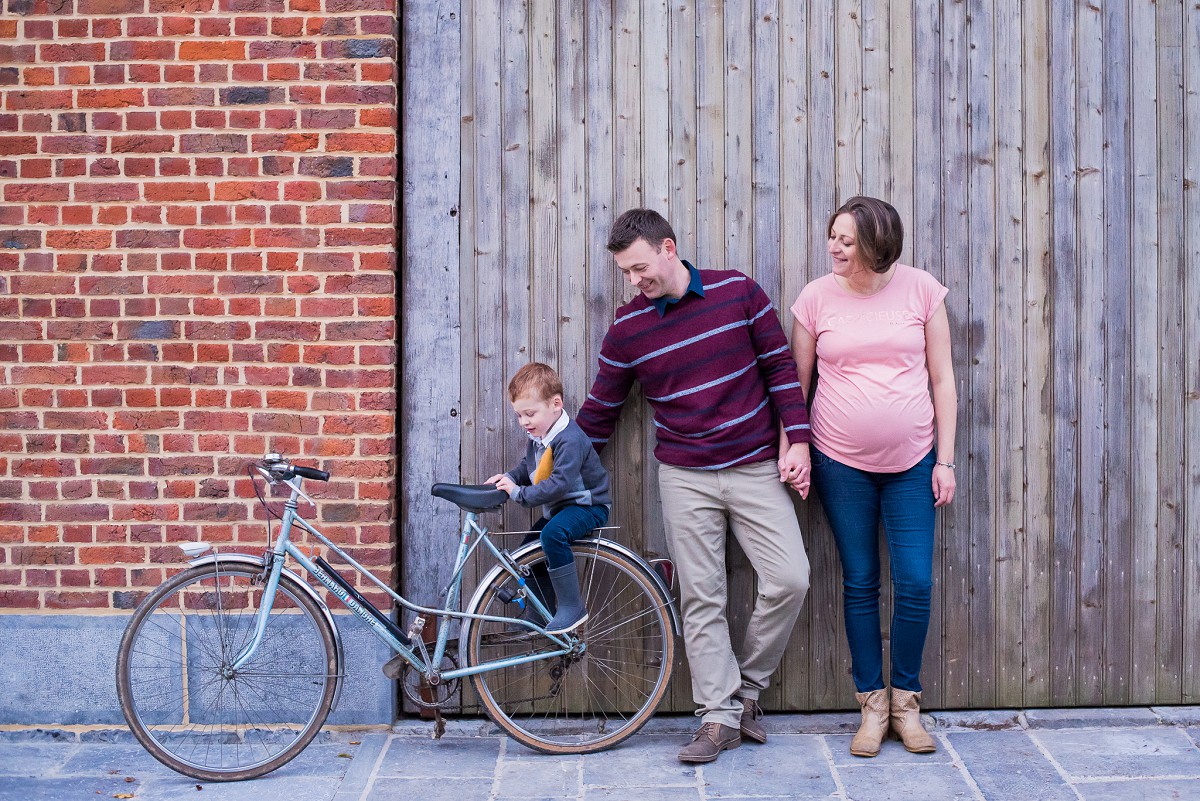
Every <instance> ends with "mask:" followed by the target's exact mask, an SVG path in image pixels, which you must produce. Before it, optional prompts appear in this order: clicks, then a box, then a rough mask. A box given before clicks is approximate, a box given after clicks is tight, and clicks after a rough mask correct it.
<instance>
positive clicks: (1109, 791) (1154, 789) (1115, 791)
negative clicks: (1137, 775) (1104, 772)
mask: <svg viewBox="0 0 1200 801" xmlns="http://www.w3.org/2000/svg"><path fill="white" fill-rule="evenodd" d="M1078 789H1079V795H1080V796H1081V797H1082V798H1083V799H1084V801H1131V799H1137V801H1180V799H1195V798H1200V779H1158V780H1154V781H1144V780H1140V781H1136V782H1129V781H1124V782H1098V783H1095V784H1080V785H1079V786H1078Z"/></svg>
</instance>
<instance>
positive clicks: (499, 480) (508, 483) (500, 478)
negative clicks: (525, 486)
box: [483, 473, 518, 498]
mask: <svg viewBox="0 0 1200 801" xmlns="http://www.w3.org/2000/svg"><path fill="white" fill-rule="evenodd" d="M483 483H484V484H495V485H496V489H498V490H504V491H505V492H507V493H508V497H510V498H512V497H514V496H515V495H516V494H517V489H518V487H517V485H516V484H515V483H513V480H512V479H511V478H509V477H508V474H507V473H497V474H496V475H494V476H492V477H491V478H489V479H488V480H487V481H485V482H483Z"/></svg>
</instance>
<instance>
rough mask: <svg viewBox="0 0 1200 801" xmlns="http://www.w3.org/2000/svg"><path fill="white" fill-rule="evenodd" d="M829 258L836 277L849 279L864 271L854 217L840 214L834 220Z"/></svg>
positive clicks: (830, 235)
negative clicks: (859, 254) (860, 259)
mask: <svg viewBox="0 0 1200 801" xmlns="http://www.w3.org/2000/svg"><path fill="white" fill-rule="evenodd" d="M829 257H830V259H831V260H832V261H833V273H834V275H840V276H841V277H843V278H847V277H849V276H851V275H853V274H854V273H856V272H859V271H860V270H862V269H864V268H863V265H862V262H860V261H859V259H858V243H857V240H856V239H855V225H854V217H853V215H850V214H839V215H838V216H837V217H835V218H834V220H833V225H832V226H830V233H829Z"/></svg>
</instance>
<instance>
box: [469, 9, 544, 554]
mask: <svg viewBox="0 0 1200 801" xmlns="http://www.w3.org/2000/svg"><path fill="white" fill-rule="evenodd" d="M500 16H501V18H500V30H501V31H503V35H502V36H501V39H500V49H501V69H500V144H499V146H500V198H501V199H500V206H499V208H500V209H503V210H504V213H503V217H502V220H501V223H502V225H503V231H502V233H501V239H502V243H501V248H500V253H501V273H502V278H503V297H504V305H503V308H504V309H505V313H504V315H502V319H501V320H500V321H499V322H500V323H501V324H502V325H503V337H504V347H503V354H504V360H503V366H502V368H501V369H499V370H496V371H493V372H492V374H491V375H489V376H488V377H487V380H488V381H496V382H498V384H497V386H495V387H493V390H494V391H499V392H500V393H501V396H500V397H499V398H497V399H495V400H494V401H493V402H494V403H498V404H499V405H500V408H499V409H497V410H496V412H495V413H496V414H497V419H496V420H494V421H493V422H494V423H496V424H498V425H500V426H501V430H502V431H503V432H504V436H503V442H504V450H503V452H502V453H501V454H486V453H485V454H481V459H480V463H479V464H478V468H477V471H476V473H475V479H474V480H478V481H482V480H483V479H485V478H487V477H488V476H490V475H493V474H494V473H497V472H502V471H505V470H508V469H510V468H511V467H512V466H513V465H515V464H516V463H517V462H518V461H519V460H520V458H521V456H522V455H523V454H524V452H525V443H524V442H523V441H522V440H523V437H522V436H521V434H520V432H519V430H518V429H517V427H516V426H515V425H514V423H513V419H512V412H511V409H510V408H509V405H508V403H507V401H508V395H507V387H508V381H509V379H510V378H511V377H512V375H513V373H515V372H516V371H517V370H519V369H520V368H521V367H522V366H523V365H525V364H527V363H528V362H529V361H531V357H530V348H531V343H530V321H529V312H530V303H529V299H530V292H529V264H530V251H529V242H530V235H529V213H528V210H529V180H530V174H529V171H530V156H529V36H528V31H529V5H528V3H527V2H525V0H520V2H503V3H501V5H500ZM478 315H479V316H480V317H492V316H494V315H493V313H492V310H491V309H489V308H487V307H486V306H481V307H480V308H479V309H478ZM481 380H482V378H481ZM530 522H531V513H530V512H529V511H528V510H526V509H522V508H521V507H519V506H518V505H517V504H513V503H510V504H507V505H506V506H505V508H504V526H505V528H508V529H512V530H520V529H524V528H527V527H528V526H529V524H530Z"/></svg>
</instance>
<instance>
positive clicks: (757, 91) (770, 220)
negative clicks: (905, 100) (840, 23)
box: [748, 0, 783, 307]
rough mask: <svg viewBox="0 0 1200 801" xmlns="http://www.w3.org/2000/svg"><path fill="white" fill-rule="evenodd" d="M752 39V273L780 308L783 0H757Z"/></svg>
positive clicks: (755, 2) (752, 12)
mask: <svg viewBox="0 0 1200 801" xmlns="http://www.w3.org/2000/svg"><path fill="white" fill-rule="evenodd" d="M750 21H751V25H752V26H753V39H752V48H751V54H750V64H749V67H750V69H749V70H748V72H749V75H750V79H751V95H750V98H751V103H750V106H751V109H752V110H751V116H750V120H751V128H750V154H751V159H752V160H751V170H750V187H751V208H752V209H753V213H752V215H751V219H750V220H749V223H750V236H751V237H752V238H753V242H754V249H753V258H754V261H753V269H752V273H753V275H754V278H755V280H757V281H758V282H759V283H760V284H761V285H762V287H763V289H764V290H765V291H766V293H767V295H769V296H770V297H771V299H772V301H773V302H775V304H776V307H779V306H781V305H783V304H782V300H781V297H780V289H781V280H782V279H781V269H780V267H781V265H780V263H779V237H780V201H781V198H780V182H781V178H782V176H781V174H780V162H779V91H780V87H779V56H780V48H779V2H778V0H753V6H752V9H751V11H750Z"/></svg>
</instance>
